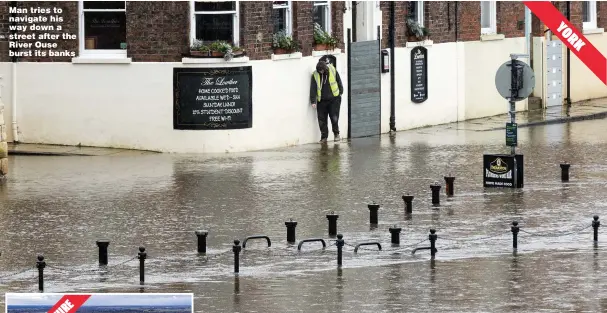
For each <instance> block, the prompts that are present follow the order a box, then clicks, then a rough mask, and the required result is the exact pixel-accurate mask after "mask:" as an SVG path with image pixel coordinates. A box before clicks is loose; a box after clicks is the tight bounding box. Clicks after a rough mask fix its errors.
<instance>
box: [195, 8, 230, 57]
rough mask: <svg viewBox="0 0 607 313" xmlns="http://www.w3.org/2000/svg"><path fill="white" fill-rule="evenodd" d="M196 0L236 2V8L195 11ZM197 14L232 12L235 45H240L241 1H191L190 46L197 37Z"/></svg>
mask: <svg viewBox="0 0 607 313" xmlns="http://www.w3.org/2000/svg"><path fill="white" fill-rule="evenodd" d="M196 2H234V6H235V10H233V11H195V10H196V6H195V3H196ZM197 14H212V15H213V14H214V15H218V14H232V19H233V23H232V24H233V25H234V27H233V28H234V29H232V37H233V38H234V45H236V46H238V47H239V46H240V18H239V17H240V1H239V0H235V1H190V46H191V45H192V44H193V43H194V40H195V39H196V15H197Z"/></svg>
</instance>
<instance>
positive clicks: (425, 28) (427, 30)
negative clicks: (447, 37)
mask: <svg viewBox="0 0 607 313" xmlns="http://www.w3.org/2000/svg"><path fill="white" fill-rule="evenodd" d="M422 29H423V32H424V39H429V38H430V30H429V29H428V28H427V27H422Z"/></svg>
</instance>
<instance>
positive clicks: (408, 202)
mask: <svg viewBox="0 0 607 313" xmlns="http://www.w3.org/2000/svg"><path fill="white" fill-rule="evenodd" d="M403 201H405V213H407V214H411V213H413V196H403Z"/></svg>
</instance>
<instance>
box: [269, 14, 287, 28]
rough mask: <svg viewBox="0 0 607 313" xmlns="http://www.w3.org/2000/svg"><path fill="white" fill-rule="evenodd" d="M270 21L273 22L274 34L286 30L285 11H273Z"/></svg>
mask: <svg viewBox="0 0 607 313" xmlns="http://www.w3.org/2000/svg"><path fill="white" fill-rule="evenodd" d="M272 20H273V21H274V33H277V32H279V31H281V30H287V9H274V10H273V12H272Z"/></svg>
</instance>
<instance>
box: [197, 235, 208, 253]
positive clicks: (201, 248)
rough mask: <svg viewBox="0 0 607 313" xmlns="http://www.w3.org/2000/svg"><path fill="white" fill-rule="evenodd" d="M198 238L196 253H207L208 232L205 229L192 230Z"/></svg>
mask: <svg viewBox="0 0 607 313" xmlns="http://www.w3.org/2000/svg"><path fill="white" fill-rule="evenodd" d="M194 233H195V234H196V237H197V238H198V249H197V250H198V253H207V236H208V235H209V232H208V231H206V230H197V231H195V232H194Z"/></svg>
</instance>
